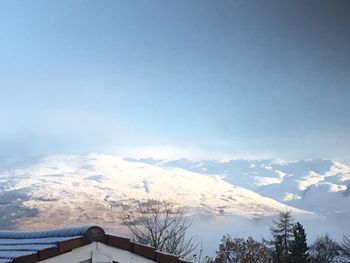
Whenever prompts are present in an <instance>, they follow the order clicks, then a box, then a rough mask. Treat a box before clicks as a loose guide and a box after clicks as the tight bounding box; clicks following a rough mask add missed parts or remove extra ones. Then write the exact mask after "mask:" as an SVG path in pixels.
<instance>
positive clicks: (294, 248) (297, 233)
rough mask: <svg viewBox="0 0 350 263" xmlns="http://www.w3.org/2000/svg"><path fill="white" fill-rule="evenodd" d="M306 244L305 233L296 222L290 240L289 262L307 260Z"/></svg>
mask: <svg viewBox="0 0 350 263" xmlns="http://www.w3.org/2000/svg"><path fill="white" fill-rule="evenodd" d="M308 249H309V248H308V246H307V243H306V234H305V230H304V227H303V225H302V224H300V223H299V222H297V223H296V224H295V225H294V227H293V240H292V242H291V257H290V258H291V262H293V263H306V262H308Z"/></svg>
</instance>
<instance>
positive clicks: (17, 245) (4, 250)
mask: <svg viewBox="0 0 350 263" xmlns="http://www.w3.org/2000/svg"><path fill="white" fill-rule="evenodd" d="M89 229H90V226H83V227H75V228H66V229H59V230H51V231H40V232H17V231H0V263H4V262H11V261H12V259H14V258H16V257H20V256H25V255H30V254H34V253H36V252H37V251H39V250H43V249H46V248H50V247H55V246H57V244H58V243H59V242H60V241H64V240H69V239H74V238H77V237H81V236H84V235H85V234H86V233H87V232H88V230H89Z"/></svg>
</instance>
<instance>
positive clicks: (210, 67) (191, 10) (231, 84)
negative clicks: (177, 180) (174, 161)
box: [0, 0, 350, 164]
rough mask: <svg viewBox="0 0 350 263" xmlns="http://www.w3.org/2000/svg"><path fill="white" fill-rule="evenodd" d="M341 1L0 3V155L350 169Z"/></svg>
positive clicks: (349, 9)
mask: <svg viewBox="0 0 350 263" xmlns="http://www.w3.org/2000/svg"><path fill="white" fill-rule="evenodd" d="M349 13H350V3H349V1H345V0H344V1H339V0H335V1H321V0H319V1H313V0H310V1H277V0H276V1H272V0H269V1H228V0H222V1H214V0H212V1H207V0H201V1H189V0H179V1H160V0H159V1H158V0H147V1H146V0H139V1H129V0H128V1H126V0H125V1H124V0H115V1H107V0H102V1H90V0H84V1H80V0H76V1H65V0H60V1H44V0H42V1H40V0H35V1H16V0H8V1H6V0H4V1H1V2H0V61H1V62H0V112H1V114H0V156H2V158H4V157H6V156H22V155H46V154H56V153H71V154H84V153H89V152H101V153H113V154H120V155H130V156H131V155H132V156H134V157H135V155H136V157H137V155H142V156H141V157H145V156H148V155H149V156H155V157H157V158H161V157H164V158H171V157H172V158H182V157H185V158H206V159H209V158H211V159H218V158H281V159H305V158H331V159H336V160H340V161H344V162H346V163H348V164H350V150H349V149H350V118H349V112H350V103H349V101H350V30H349V28H350V16H349V15H348V14H349Z"/></svg>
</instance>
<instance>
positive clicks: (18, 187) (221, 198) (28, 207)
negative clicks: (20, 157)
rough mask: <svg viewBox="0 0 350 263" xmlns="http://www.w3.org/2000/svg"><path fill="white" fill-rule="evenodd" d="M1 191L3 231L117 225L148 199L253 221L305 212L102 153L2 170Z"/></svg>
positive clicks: (227, 186) (200, 177)
mask: <svg viewBox="0 0 350 263" xmlns="http://www.w3.org/2000/svg"><path fill="white" fill-rule="evenodd" d="M0 190H1V192H0V200H2V203H0V212H3V213H1V214H2V215H3V217H2V218H1V220H2V221H1V222H0V226H1V224H3V225H5V226H6V223H7V224H9V222H12V223H13V222H17V223H19V224H20V226H22V227H29V226H36V225H38V226H39V227H41V228H43V227H52V224H55V225H61V224H64V225H68V224H76V223H80V224H81V223H96V222H97V223H101V222H104V223H111V224H113V223H114V222H115V221H116V220H117V219H118V217H119V216H120V211H121V207H124V208H126V209H127V208H128V207H131V206H132V205H133V204H135V202H137V201H139V200H141V201H142V200H143V201H147V200H150V199H151V200H153V199H154V200H167V201H172V202H175V203H176V205H178V206H181V207H185V208H186V209H187V210H188V211H194V210H196V211H197V212H198V210H199V211H200V212H202V213H208V214H218V215H219V214H239V215H242V216H246V217H249V218H252V217H260V216H267V215H271V214H274V213H277V212H278V211H281V210H285V209H291V210H293V211H294V212H295V213H299V212H300V213H302V211H300V210H297V209H294V208H291V207H287V206H286V205H284V204H281V203H279V202H277V201H275V200H273V199H270V198H266V197H263V196H261V195H259V194H257V193H255V192H253V191H251V190H247V189H244V188H241V187H237V186H234V185H232V184H230V183H228V182H226V181H224V180H222V179H220V178H214V177H210V176H206V175H203V174H200V173H195V172H191V171H187V170H183V169H180V168H163V167H157V166H154V165H149V164H145V163H139V162H130V161H126V160H123V159H122V158H119V157H115V156H108V155H99V154H90V155H87V156H67V155H60V156H49V157H46V158H44V159H42V160H41V161H40V162H38V163H36V164H34V165H31V166H27V167H24V168H17V169H15V168H11V169H3V170H1V172H0ZM1 209H3V210H2V211H1ZM25 218H26V219H25Z"/></svg>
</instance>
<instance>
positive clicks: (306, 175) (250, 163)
mask: <svg viewBox="0 0 350 263" xmlns="http://www.w3.org/2000/svg"><path fill="white" fill-rule="evenodd" d="M130 161H131V160H130ZM142 161H144V162H148V163H153V164H154V165H158V166H161V167H181V168H183V169H187V170H190V171H194V172H198V173H202V174H207V175H211V176H213V177H215V178H223V179H224V180H226V181H227V182H230V183H232V184H235V185H239V186H242V187H245V188H247V189H251V190H253V191H255V192H257V193H259V194H261V195H264V196H268V197H271V198H273V199H275V200H277V201H279V202H283V203H285V204H288V205H292V206H295V207H298V208H300V209H305V210H309V211H314V212H317V213H322V214H332V213H334V214H338V213H345V214H348V215H350V197H349V196H350V167H349V166H346V165H344V164H342V163H339V162H335V161H330V160H323V159H321V160H302V161H293V162H287V161H282V160H230V161H201V162H191V161H188V160H173V161H159V160H158V161H155V160H150V159H148V160H146V159H145V160H142Z"/></svg>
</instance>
